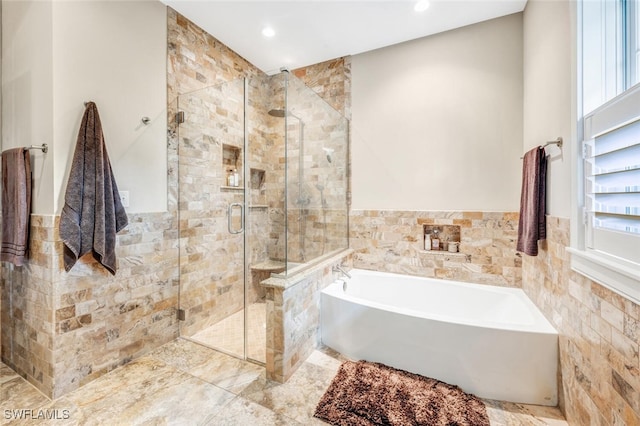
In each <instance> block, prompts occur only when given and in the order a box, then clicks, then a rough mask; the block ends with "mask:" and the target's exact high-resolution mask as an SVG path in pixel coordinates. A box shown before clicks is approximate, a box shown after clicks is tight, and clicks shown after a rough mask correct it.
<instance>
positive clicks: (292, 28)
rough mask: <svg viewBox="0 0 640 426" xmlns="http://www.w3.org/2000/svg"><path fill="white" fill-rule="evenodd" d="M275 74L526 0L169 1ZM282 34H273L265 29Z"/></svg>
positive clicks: (489, 15)
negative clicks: (419, 3)
mask: <svg viewBox="0 0 640 426" xmlns="http://www.w3.org/2000/svg"><path fill="white" fill-rule="evenodd" d="M161 1H162V2H163V3H165V4H166V5H168V6H171V7H172V8H173V9H175V10H176V11H178V12H179V13H180V14H182V15H184V16H186V17H187V18H188V19H190V20H191V21H192V22H194V23H195V24H197V25H198V26H200V27H201V28H203V29H204V30H205V31H207V32H208V33H209V34H211V35H213V36H214V37H215V38H217V39H218V40H220V41H221V42H222V43H224V44H225V45H227V46H228V47H230V48H231V49H232V50H234V51H235V52H237V53H238V54H240V55H241V56H242V57H244V58H245V59H247V60H248V61H249V62H251V63H252V64H254V65H255V66H257V67H258V68H260V69H261V70H262V71H264V72H266V73H267V74H274V73H277V72H279V71H280V68H281V67H286V68H289V69H296V68H300V67H304V66H307V65H311V64H316V63H319V62H323V61H326V60H329V59H334V58H338V57H341V56H347V55H354V54H357V53H362V52H366V51H369V50H374V49H378V48H381V47H385V46H390V45H392V44H396V43H401V42H403V41H408V40H413V39H416V38H420V37H425V36H428V35H431V34H436V33H439V32H442V31H447V30H451V29H454V28H459V27H463V26H465V25H470V24H474V23H477V22H482V21H486V20H488V19H493V18H497V17H500V16H505V15H510V14H512V13H516V12H521V11H522V10H523V9H524V7H525V4H526V0H430V4H429V7H428V9H427V10H425V11H423V12H416V11H415V10H414V6H415V4H416V0H413V1H411V0H395V1H389V0H351V1H349V0H285V1H270V0H253V1H249V0H235V1H222V0H220V1H218V0H209V1H204V0H161ZM266 27H270V28H272V29H273V32H274V33H275V34H274V35H273V36H272V37H265V36H264V35H263V34H262V31H263V29H265V28H266Z"/></svg>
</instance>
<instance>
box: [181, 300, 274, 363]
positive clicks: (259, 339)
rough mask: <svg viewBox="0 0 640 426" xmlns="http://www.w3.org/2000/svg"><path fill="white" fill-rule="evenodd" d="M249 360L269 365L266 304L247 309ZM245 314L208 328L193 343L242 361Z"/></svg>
mask: <svg viewBox="0 0 640 426" xmlns="http://www.w3.org/2000/svg"><path fill="white" fill-rule="evenodd" d="M247 310H248V312H247V314H248V315H247V321H248V327H247V357H248V358H249V359H253V360H256V361H259V362H262V363H264V362H265V361H266V344H267V338H266V332H267V331H266V330H267V324H266V322H267V320H266V318H267V315H266V304H265V303H253V304H251V305H249V307H248V308H247ZM243 329H244V310H240V311H238V312H236V313H235V314H232V315H230V316H228V317H227V318H225V319H223V320H222V321H220V322H217V323H215V324H213V325H212V326H210V327H208V328H205V329H204V330H201V331H199V332H197V333H195V334H194V335H193V336H191V337H190V339H191V340H193V341H195V342H198V343H201V344H203V345H206V346H209V347H211V348H214V349H219V350H221V351H224V352H226V353H229V354H231V355H235V356H238V357H242V356H243V355H244V354H243V351H242V348H243V346H244V334H243Z"/></svg>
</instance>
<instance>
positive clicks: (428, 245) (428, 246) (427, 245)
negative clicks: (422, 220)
mask: <svg viewBox="0 0 640 426" xmlns="http://www.w3.org/2000/svg"><path fill="white" fill-rule="evenodd" d="M424 249H425V250H431V234H424Z"/></svg>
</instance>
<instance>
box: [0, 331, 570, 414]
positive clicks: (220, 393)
mask: <svg viewBox="0 0 640 426" xmlns="http://www.w3.org/2000/svg"><path fill="white" fill-rule="evenodd" d="M341 361H342V358H341V357H340V356H339V355H338V354H336V353H335V352H333V351H331V350H327V349H321V350H316V351H314V352H313V354H312V355H311V356H310V357H309V358H308V359H307V360H306V362H304V363H303V364H302V366H301V367H300V368H299V369H298V371H296V372H295V373H294V374H293V376H292V377H291V379H290V380H289V381H288V382H287V383H285V384H278V383H274V382H270V381H269V380H267V379H266V378H265V374H264V369H263V368H262V367H260V366H258V365H256V364H252V363H249V362H245V361H241V360H239V359H236V358H233V357H231V356H228V355H225V354H222V353H220V352H216V351H214V350H212V349H209V348H206V347H204V346H202V345H199V344H196V343H194V342H191V341H188V340H185V339H177V340H174V341H173V342H170V343H167V344H166V345H164V346H162V347H160V348H159V349H157V350H155V351H153V352H151V353H149V354H148V355H147V356H145V357H142V358H140V359H138V360H135V361H133V362H131V363H129V364H127V365H125V366H123V367H120V368H118V369H116V370H113V371H112V372H110V373H108V374H105V375H104V376H102V377H100V378H98V379H96V380H94V381H93V382H91V383H89V384H87V385H85V386H83V387H82V388H80V389H77V390H75V391H73V392H71V393H69V394H67V395H66V396H64V397H62V398H58V399H56V400H53V401H51V400H49V399H48V398H46V397H45V396H43V395H42V394H40V393H39V392H38V391H37V390H36V389H35V388H34V387H32V386H31V385H30V384H29V383H27V382H26V381H24V380H23V379H22V378H21V377H19V376H18V375H17V374H15V373H14V372H13V371H12V370H11V369H9V368H8V367H6V366H5V365H3V364H0V424H10V425H13V424H37V425H47V424H52V425H316V424H317V425H322V424H325V423H323V422H321V421H320V420H318V419H315V418H313V412H314V410H315V406H316V404H317V403H318V400H319V399H320V397H321V396H322V394H323V393H324V391H325V390H326V388H327V387H328V386H329V383H330V382H331V380H332V378H333V376H334V375H335V373H336V371H337V369H338V366H339V365H340V362H341ZM485 402H486V405H487V411H488V414H489V417H490V419H491V424H492V425H500V426H514V425H531V426H543V425H552V426H560V425H563V426H566V425H567V423H566V422H565V421H564V420H563V419H562V416H561V414H560V413H559V411H558V410H557V409H555V408H547V407H538V406H528V405H522V404H511V403H504V402H497V401H485ZM7 410H8V411H7ZM12 410H32V411H29V412H30V413H32V414H33V415H34V416H37V415H38V414H39V413H42V414H45V415H46V414H49V415H57V416H58V417H67V418H66V419H63V420H39V421H33V420H30V421H20V420H15V418H14V417H13V416H14V413H16V412H14V411H12ZM18 412H19V411H18ZM23 413H24V411H23Z"/></svg>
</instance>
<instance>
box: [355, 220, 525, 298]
mask: <svg viewBox="0 0 640 426" xmlns="http://www.w3.org/2000/svg"><path fill="white" fill-rule="evenodd" d="M349 220H350V222H349V227H350V231H349V232H350V244H351V248H352V249H353V250H354V251H355V253H354V260H353V264H354V267H355V268H362V269H373V270H380V271H386V272H396V273H402V274H408V275H419V276H424V277H435V278H444V279H451V280H458V281H466V282H473V283H479V284H493V285H500V286H508V287H520V286H521V283H522V273H521V262H522V259H521V257H520V254H519V253H517V252H516V250H515V246H516V239H517V229H518V213H515V212H504V213H503V212H427V211H396V210H353V211H351V214H350V217H349ZM425 224H427V225H458V226H460V238H461V242H460V252H459V253H455V254H454V253H447V252H429V251H424V250H423V247H424V242H423V239H422V238H423V225H425Z"/></svg>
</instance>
